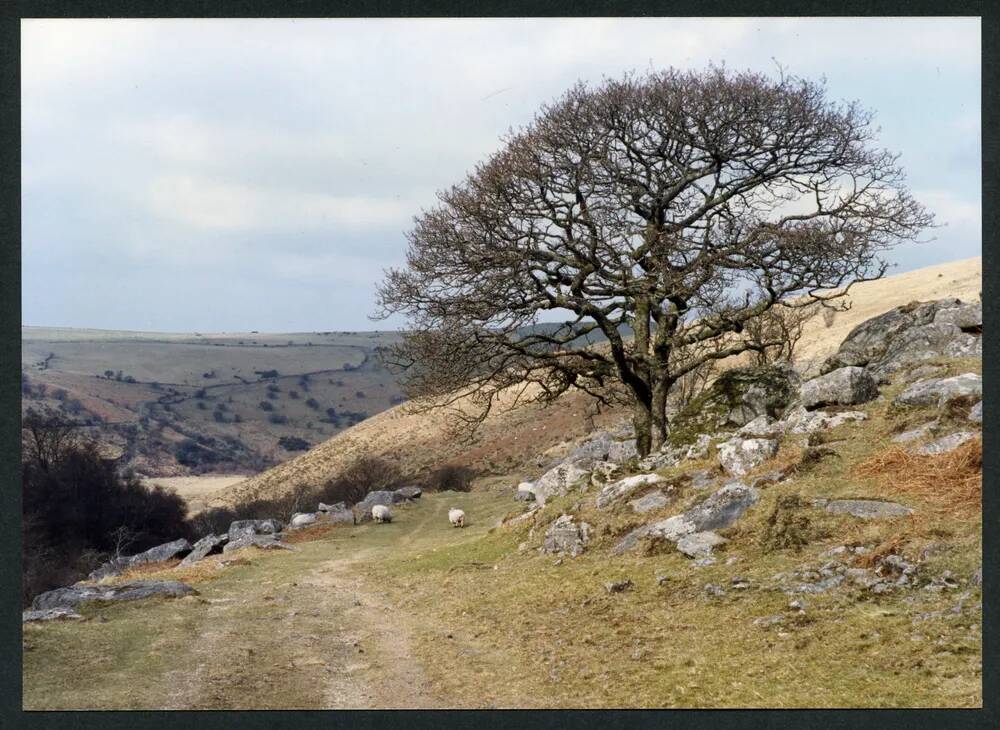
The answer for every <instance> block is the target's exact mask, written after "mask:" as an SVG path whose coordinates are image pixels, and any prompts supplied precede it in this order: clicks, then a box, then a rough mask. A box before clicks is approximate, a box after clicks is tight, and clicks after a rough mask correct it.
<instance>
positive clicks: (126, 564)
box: [87, 538, 191, 580]
mask: <svg viewBox="0 0 1000 730" xmlns="http://www.w3.org/2000/svg"><path fill="white" fill-rule="evenodd" d="M190 551H191V543H189V542H188V541H187V540H185V539H183V538H181V539H180V540H174V541H172V542H168V543H164V544H163V545H157V546H156V547H152V548H150V549H149V550H146V551H145V552H142V553H139V554H138V555H132V556H129V557H120V558H115V559H113V560H109V561H108V562H107V563H105V564H104V565H102V566H101V567H100V568H98V569H97V570H95V571H93V572H92V573H91V574H90V575H88V576H87V580H100V579H101V578H107V577H110V576H113V575H121V574H122V573H124V572H125V571H126V570H128V569H129V568H134V567H136V566H137V565H142V564H144V563H160V562H163V561H164V560H170V559H171V558H174V557H176V556H178V555H182V554H186V553H188V552H190Z"/></svg>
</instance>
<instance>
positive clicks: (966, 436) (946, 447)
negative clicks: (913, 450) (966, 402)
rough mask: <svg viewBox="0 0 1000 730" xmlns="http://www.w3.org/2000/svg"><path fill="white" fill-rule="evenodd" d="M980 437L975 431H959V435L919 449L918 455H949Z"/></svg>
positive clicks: (956, 434) (947, 437)
mask: <svg viewBox="0 0 1000 730" xmlns="http://www.w3.org/2000/svg"><path fill="white" fill-rule="evenodd" d="M978 435H979V434H978V433H976V432H974V431H959V432H958V433H952V434H949V435H947V436H942V437H941V438H939V439H936V440H934V441H931V442H930V443H929V444H925V445H924V446H921V447H920V448H918V449H917V453H918V454H920V455H922V456H938V455H940V454H947V453H948V452H950V451H954V450H955V449H957V448H958V447H959V446H961V445H962V444H964V443H967V442H969V441H971V440H972V439H974V438H976V437H977V436H978Z"/></svg>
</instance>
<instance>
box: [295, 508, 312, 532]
mask: <svg viewBox="0 0 1000 730" xmlns="http://www.w3.org/2000/svg"><path fill="white" fill-rule="evenodd" d="M315 522H316V515H315V514H314V513H312V512H303V513H298V514H294V515H292V521H291V524H290V525H289V527H291V528H293V529H295V528H299V527H307V526H308V525H311V524H313V523H315Z"/></svg>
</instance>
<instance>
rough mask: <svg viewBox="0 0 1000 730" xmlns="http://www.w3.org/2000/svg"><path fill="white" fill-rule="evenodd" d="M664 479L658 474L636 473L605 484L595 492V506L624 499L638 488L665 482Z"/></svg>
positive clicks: (608, 505) (600, 506) (610, 503)
mask: <svg viewBox="0 0 1000 730" xmlns="http://www.w3.org/2000/svg"><path fill="white" fill-rule="evenodd" d="M666 481H667V480H666V479H664V478H663V477H661V476H660V475H659V474H636V475H634V476H630V477H626V478H625V479H621V480H619V481H617V482H612V483H611V484H607V485H605V486H604V488H602V489H601V491H600V492H598V493H597V508H598V509H605V508H607V507H610V506H611V505H612V504H614V503H615V502H618V501H619V500H622V499H625V498H626V497H628V496H630V495H632V494H634V493H635V492H636V491H638V490H639V489H643V488H645V487H652V486H655V485H657V484H665V483H666Z"/></svg>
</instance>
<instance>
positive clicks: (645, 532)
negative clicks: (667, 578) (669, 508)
mask: <svg viewBox="0 0 1000 730" xmlns="http://www.w3.org/2000/svg"><path fill="white" fill-rule="evenodd" d="M759 499H760V492H758V491H757V490H756V489H753V488H751V487H748V486H746V485H745V484H741V483H740V482H732V483H730V484H727V485H725V486H724V487H722V488H721V489H719V490H718V491H717V492H715V493H714V494H712V495H711V496H710V497H708V498H707V499H705V500H703V501H702V502H700V503H699V504H697V505H695V506H694V507H692V508H691V509H689V510H687V511H686V512H682V513H681V514H679V515H674V516H673V517H668V518H667V519H665V520H660V521H658V522H654V523H652V524H649V525H645V526H643V527H639V528H636V529H635V530H632V531H631V532H629V533H628V534H627V535H625V536H624V537H623V538H622V539H621V541H620V542H619V543H618V544H617V545H615V547H614V548H613V549H612V554H614V555H620V554H621V553H624V552H626V551H628V550H631V549H633V548H635V547H636V546H637V545H638V544H639V541H640V540H642V539H643V538H647V537H662V538H664V539H667V540H669V541H671V542H674V543H676V542H677V541H678V540H680V538H682V537H684V536H685V535H690V534H692V533H695V532H705V531H709V530H720V529H722V528H724V527H728V526H729V525H731V524H733V523H734V522H735V521H736V520H737V519H739V518H740V516H742V514H743V513H744V512H745V511H746V510H748V509H749V508H750V507H752V506H753V505H755V504H756V503H757V501H758V500H759Z"/></svg>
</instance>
